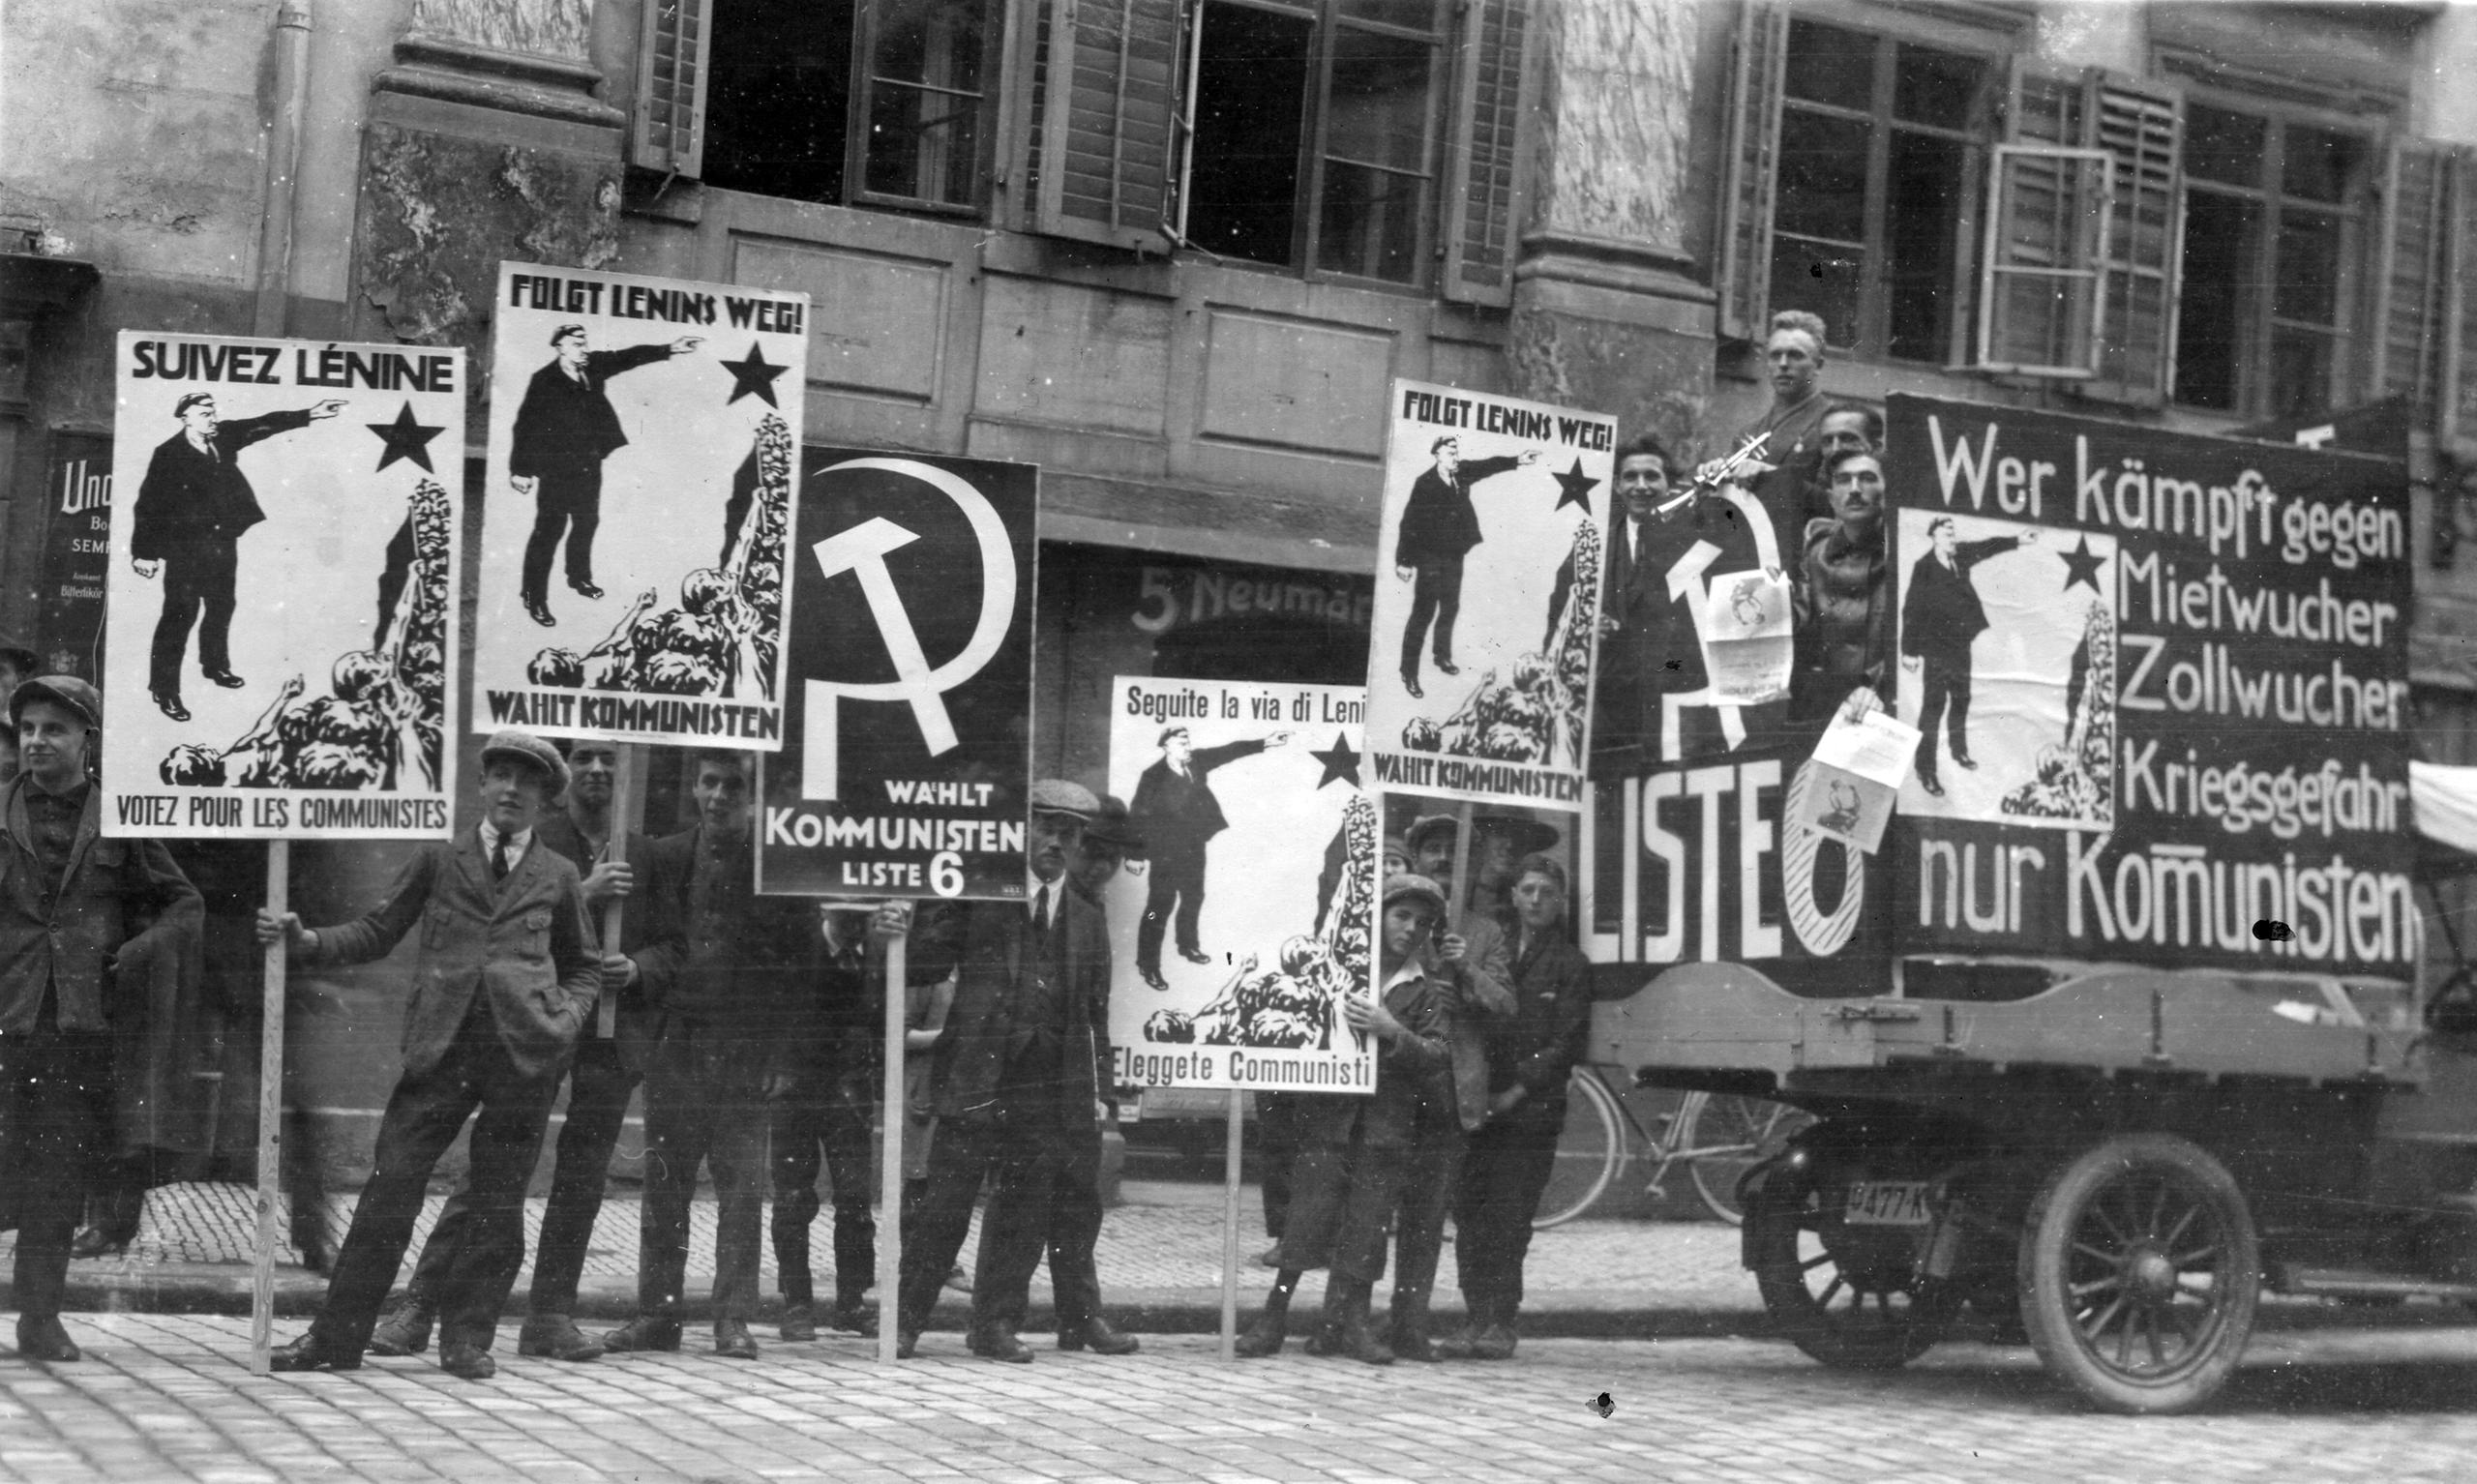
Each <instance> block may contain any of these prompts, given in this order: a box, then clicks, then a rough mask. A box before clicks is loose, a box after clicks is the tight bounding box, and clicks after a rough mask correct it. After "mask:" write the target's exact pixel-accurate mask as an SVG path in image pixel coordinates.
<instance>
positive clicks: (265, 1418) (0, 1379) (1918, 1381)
mask: <svg viewBox="0 0 2477 1484" xmlns="http://www.w3.org/2000/svg"><path fill="white" fill-rule="evenodd" d="M74 1323H75V1330H76V1333H77V1335H78V1337H79V1338H80V1339H81V1340H82V1341H83V1342H84V1343H85V1344H86V1346H87V1353H88V1357H89V1358H88V1359H87V1360H86V1361H85V1362H83V1363H80V1364H77V1365H69V1366H53V1367H42V1366H31V1365H25V1364H21V1363H19V1362H17V1361H16V1360H15V1359H14V1357H10V1356H6V1355H0V1479H6V1480H17V1479H23V1480H32V1481H42V1484H85V1481H104V1480H110V1481H115V1484H119V1481H152V1480H158V1479H181V1478H187V1479H197V1480H205V1481H212V1484H292V1481H301V1480H320V1481H323V1480H343V1479H353V1480H364V1479H366V1480H377V1481H382V1484H395V1481H414V1480H436V1479H448V1480H454V1481H457V1484H486V1481H492V1480H500V1479H526V1480H615V1481H623V1484H657V1481H687V1484H759V1481H772V1480H800V1479H830V1480H833V1481H835V1484H912V1481H929V1480H973V1481H989V1484H1052V1481H1063V1480H1073V1481H1085V1484H1108V1481H1147V1484H1149V1481H1155V1480H1160V1481H1167V1480H1197V1481H1202V1484H1314V1481H1325V1480H1330V1481H1335V1484H1382V1481H1390V1480H1405V1481H1408V1480H1417V1481H1419V1484H1458V1481H1474V1484H1477V1481H1486V1484H1502V1481H1505V1480H1512V1479H1540V1480H1556V1481H1558V1484H1596V1481H1608V1484H1620V1481H1622V1484H1640V1481H1643V1480H1647V1479H1650V1480H1658V1481H1661V1484H1707V1481H1711V1484H1716V1481H1741V1480H1743V1481H1749V1484H1752V1481H1760V1484H1800V1481H1840V1480H1877V1479H1898V1480H1902V1481H1905V1484H1937V1481H1966V1480H1984V1479H2002V1480H2005V1481H2007V1484H2065V1481H2076V1484H2077V1481H2083V1480H2106V1481H2110V1484H2142V1481H2151V1480H2159V1481H2174V1484H2216V1481H2222V1480H2226V1481H2254V1480H2279V1481H2283V1484H2284V1481H2288V1480H2314V1481H2322V1480H2329V1481H2354V1480H2367V1481H2373V1480H2381V1481H2386V1484H2388V1481H2399V1480H2412V1479H2420V1480H2421V1479H2455V1480H2456V1479H2465V1478H2467V1477H2468V1476H2469V1463H2468V1460H2469V1458H2470V1456H2471V1454H2472V1451H2477V1331H2472V1330H2469V1329H2465V1328H2455V1329H2422V1330H2391V1331H2382V1332H2378V1333H2364V1332H2349V1333H2334V1332H2314V1333H2303V1334H2280V1335H2272V1336H2266V1337H2265V1338H2264V1339H2263V1340H2262V1341H2261V1342H2260V1343H2258V1344H2257V1345H2256V1346H2255V1348H2254V1352H2253V1356H2252V1358H2251V1360H2250V1361H2249V1363H2248V1365H2247V1366H2246V1368H2245V1369H2244V1370H2243V1371H2242V1372H2240V1373H2239V1375H2238V1377H2237V1379H2236V1380H2235V1381H2234V1382H2233V1384H2232V1385H2231V1386H2230V1387H2229V1389H2228V1390H2227V1391H2226V1392H2225V1393H2224V1394H2223V1398H2222V1400H2221V1402H2220V1404H2219V1405H2218V1406H2217V1407H2216V1408H2215V1409H2214V1410H2212V1411H2211V1412H2210V1413H2208V1414H2206V1415H2202V1416H2197V1417H2189V1418H2149V1419H2131V1418H2117V1417H2103V1416H2096V1415H2093V1414H2090V1413H2088V1412H2085V1411H2082V1410H2079V1409H2078V1408H2076V1407H2075V1406H2074V1404H2073V1403H2072V1402H2071V1401H2070V1400H2068V1399H2067V1398H2066V1397H2064V1396H2063V1395H2062V1394H2061V1393H2059V1392H2058V1391H2057V1390H2056V1389H2055V1388H2054V1387H2052V1386H2051V1385H2050V1384H2049V1383H2048V1382H2047V1381H2046V1380H2045V1379H2044V1377H2042V1376H2041V1375H2040V1374H2039V1373H2038V1371H2037V1369H2036V1367H2035V1364H2034V1363H2033V1362H2032V1361H2031V1360H2030V1358H2029V1355H2028V1352H2027V1351H2025V1350H1998V1349H1992V1348H1988V1347H1983V1346H1965V1345H1956V1346H1949V1347H1944V1348H1941V1349H1939V1350H1935V1351H1933V1352H1931V1353H1930V1354H1929V1355H1928V1356H1927V1357H1925V1359H1924V1360H1922V1361H1921V1362H1919V1363H1918V1364H1917V1365H1915V1366H1913V1367H1911V1368H1910V1369H1909V1370H1907V1371H1903V1372H1900V1373H1897V1374H1895V1375H1890V1376H1857V1375H1844V1374H1836V1373H1833V1372H1828V1371H1825V1370H1822V1369H1821V1368H1819V1367H1817V1366H1815V1365H1813V1364H1811V1363H1810V1362H1808V1361H1806V1359H1804V1358H1803V1357H1802V1356H1800V1355H1798V1354H1797V1353H1796V1352H1795V1351H1793V1350H1790V1349H1789V1348H1788V1347H1787V1346H1785V1345H1778V1344H1773V1343H1768V1342H1761V1341H1752V1340H1734V1339H1692V1340H1675V1341H1665V1342H1656V1343H1643V1342H1613V1341H1590V1340H1552V1341H1533V1342H1528V1343H1526V1344H1525V1345H1524V1347H1523V1350H1522V1353H1521V1355H1520V1357H1519V1358H1518V1359H1516V1360H1515V1361H1514V1362H1512V1363H1511V1364H1507V1365H1491V1366H1476V1365H1448V1366H1442V1367H1416V1366H1410V1365H1397V1366H1394V1367H1392V1368H1390V1369H1388V1370H1374V1369H1370V1368H1368V1367H1364V1366H1360V1365H1358V1364H1355V1363H1353V1362H1349V1361H1342V1360H1314V1359H1309V1358H1306V1357H1304V1356H1301V1355H1298V1353H1297V1351H1296V1350H1295V1349H1294V1350H1292V1351H1291V1352H1289V1353H1286V1354H1285V1355H1283V1356H1282V1357H1281V1358H1279V1359H1276V1360H1271V1361H1263V1362H1251V1363H1239V1364H1230V1363H1225V1362H1223V1361H1221V1360H1220V1359H1218V1358H1217V1355H1216V1354H1215V1350H1214V1344H1213V1342H1212V1341H1211V1340H1209V1339H1207V1338H1205V1337H1201V1336H1196V1337H1184V1336H1158V1335H1156V1336H1150V1337H1148V1338H1147V1340H1146V1342H1145V1352H1144V1353H1143V1354H1141V1355H1136V1356H1131V1357H1126V1358H1122V1359H1103V1358H1100V1357H1095V1356H1089V1355H1071V1356H1070V1355H1059V1354H1055V1353H1053V1352H1051V1351H1049V1350H1048V1349H1047V1348H1046V1346H1043V1347H1042V1348H1041V1351H1040V1355H1039V1359H1038V1361H1037V1362H1036V1363H1035V1364H1032V1365H1030V1366H997V1365H992V1364H991V1363H989V1362H987V1361H980V1360H973V1359H970V1358H968V1357H965V1356H964V1355H963V1354H962V1353H961V1349H962V1348H961V1345H960V1342H959V1340H958V1338H957V1337H956V1336H955V1335H954V1334H952V1333H951V1332H948V1333H940V1334H933V1335H932V1336H930V1337H929V1339H928V1340H927V1341H926V1342H925V1343H924V1347H923V1350H924V1353H923V1357H922V1358H921V1359H918V1360H914V1361H911V1362H909V1363H905V1364H901V1365H897V1366H894V1367H890V1368H880V1366H878V1365H877V1364H875V1363H874V1361H873V1360H872V1359H871V1358H870V1356H869V1351H868V1350H867V1349H866V1348H865V1346H864V1345H863V1343H862V1342H859V1341H856V1340H829V1341H825V1342H821V1343H818V1344H813V1345H797V1346H790V1345H778V1344H768V1345H766V1346H765V1350H764V1354H763V1356H762V1358H761V1359H760V1360H759V1361H758V1362H756V1363H755V1364H742V1363H734V1362H730V1361H723V1360H717V1359H714V1358H712V1357H711V1356H710V1355H703V1354H698V1353H694V1352H688V1353H683V1354H678V1355H641V1356H629V1357H625V1358H618V1357H613V1358H606V1359H604V1360H601V1361H597V1362H594V1363H593V1364H590V1365H582V1366H579V1365H559V1364H557V1363H554V1362H552V1361H547V1360H522V1359H517V1358H515V1357H514V1356H512V1355H509V1354H507V1352H506V1347H504V1346H502V1348H501V1360H500V1365H501V1370H500V1373H499V1376H498V1378H497V1379H496V1380H493V1381H491V1382H487V1383H478V1384H477V1383H470V1382H463V1381H458V1380H453V1379H451V1378H449V1377H447V1376H446V1375H445V1374H444V1373H442V1372H440V1371H439V1370H437V1369H436V1368H435V1367H434V1366H433V1364H431V1363H430V1362H429V1361H428V1360H426V1359H413V1360H398V1361H373V1362H372V1363H371V1364H369V1365H368V1366H366V1367H365V1368H364V1369H362V1370H361V1371H358V1372H354V1373H351V1374H347V1375H316V1376H282V1377H268V1378H253V1377H251V1376H250V1375H249V1374H248V1370H247V1366H246V1356H247V1352H248V1325H247V1322H246V1321H242V1320H237V1319H227V1318H214V1317H199V1316H164V1315H140V1314H115V1315H90V1316H81V1317H78V1318H77V1319H76V1320H75V1321H74ZM1602 1393H1605V1394H1606V1396H1607V1397H1608V1399H1609V1400H1610V1402H1611V1403H1613V1404H1614V1410H1613V1411H1612V1412H1611V1413H1610V1414H1609V1415H1608V1416H1606V1417H1602V1416H1601V1415H1599V1414H1598V1413H1597V1411H1596V1410H1593V1409H1592V1408H1591V1407H1590V1406H1589V1405H1588V1404H1589V1403H1590V1402H1592V1401H1593V1400H1594V1399H1595V1398H1596V1397H1597V1396H1599V1395H1601V1394H1602Z"/></svg>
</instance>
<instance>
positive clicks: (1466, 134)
mask: <svg viewBox="0 0 2477 1484" xmlns="http://www.w3.org/2000/svg"><path fill="white" fill-rule="evenodd" d="M1533 18H1534V17H1533V15H1532V0H1470V3H1468V4H1466V5H1465V7H1464V16H1463V30H1462V45H1461V58H1460V64H1461V65H1460V66H1459V67H1458V68H1457V70H1456V77H1455V90H1454V97H1455V104H1456V106H1455V107H1454V110H1453V113H1452V117H1453V118H1454V119H1456V120H1458V121H1460V122H1461V125H1462V127H1461V131H1460V134H1458V136H1457V137H1456V138H1455V140H1454V146H1453V159H1452V163H1451V167H1450V169H1449V170H1448V172H1447V188H1446V193H1445V274H1444V282H1442V283H1441V284H1440V285H1439V288H1440V291H1441V292H1443V294H1444V295H1445V297H1446V298H1447V299H1459V300H1462V301H1463V302H1465V303H1470V304H1494V305H1507V304H1511V303H1512V302H1513V265H1514V258H1515V255H1516V250H1517V247H1518V243H1517V240H1516V239H1517V237H1518V234H1519V233H1520V232H1521V230H1522V202H1523V196H1524V193H1525V192H1526V190H1527V188H1528V187H1529V185H1530V180H1529V175H1530V172H1529V171H1528V170H1527V169H1526V168H1525V167H1524V151H1523V149H1522V137H1521V135H1522V121H1523V120H1524V119H1525V118H1527V117H1528V116H1530V113H1531V111H1532V91H1531V85H1530V84H1531V57H1530V53H1531V46H1532V45H1533V42H1532V37H1533V32H1534V31H1535V29H1536V28H1535V26H1534V25H1533V23H1532V22H1533Z"/></svg>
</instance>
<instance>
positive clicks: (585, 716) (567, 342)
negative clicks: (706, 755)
mask: <svg viewBox="0 0 2477 1484" xmlns="http://www.w3.org/2000/svg"><path fill="white" fill-rule="evenodd" d="M497 294H498V297H497V301H496V304H495V306H494V308H493V311H492V314H493V320H492V342H491V378H492V383H491V384H492V397H491V423H490V440H489V459H488V463H487V467H486V471H485V475H484V493H483V497H482V555H481V598H480V604H479V607H478V609H477V614H478V616H477V619H476V623H477V626H478V627H477V629H476V633H475V644H474V654H473V668H474V705H473V727H474V728H475V729H476V730H480V731H489V730H495V729H496V728H498V727H525V728H526V729H528V730H531V731H535V732H539V733H543V734H546V735H551V736H568V737H605V738H610V739H612V740H616V741H625V742H668V743H676V744H681V745H694V746H701V747H723V748H737V749H745V750H749V751H756V752H771V751H773V750H775V749H776V748H779V747H781V746H782V745H783V710H784V701H783V695H782V688H783V684H784V678H783V671H784V665H785V657H784V653H783V632H784V626H785V625H786V623H787V622H788V621H789V619H790V616H791V615H790V609H789V590H788V587H787V578H788V570H787V568H786V566H785V562H786V560H787V553H788V552H789V551H790V550H791V546H792V542H793V534H794V528H793V517H794V515H795V514H796V509H795V506H796V494H797V486H798V480H799V448H800V420H801V409H802V406H803V401H804V389H805V385H806V382H805V369H806V367H807V364H808V315H809V302H808V296H807V295H805V294H798V293H788V292H782V291H777V290H773V289H763V288H749V287H743V286H740V285H737V284H726V283H698V282H682V281H677V280H670V279H647V278H635V277H631V276H628V275H625V274H615V273H588V272H585V271H582V270H579V269H570V268H546V267H543V266H541V265H540V264H535V263H502V264H500V265H499V279H498V289H497Z"/></svg>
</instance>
